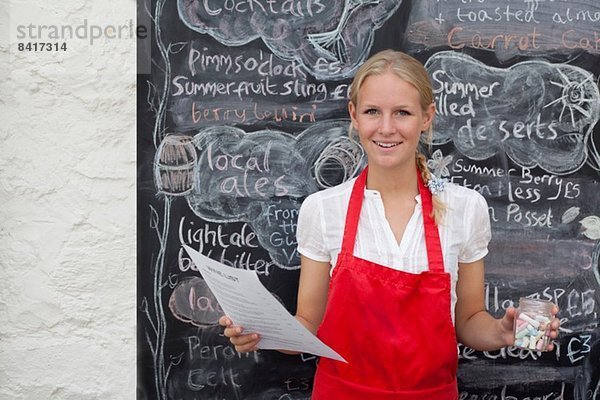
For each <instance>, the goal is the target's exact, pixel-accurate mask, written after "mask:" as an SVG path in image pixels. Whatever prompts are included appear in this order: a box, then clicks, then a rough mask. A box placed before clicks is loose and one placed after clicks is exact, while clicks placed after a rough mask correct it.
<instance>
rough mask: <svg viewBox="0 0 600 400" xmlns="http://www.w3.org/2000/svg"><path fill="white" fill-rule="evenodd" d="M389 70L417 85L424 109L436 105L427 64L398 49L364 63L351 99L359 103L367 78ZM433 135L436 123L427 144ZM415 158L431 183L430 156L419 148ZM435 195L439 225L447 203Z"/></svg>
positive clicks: (351, 88)
mask: <svg viewBox="0 0 600 400" xmlns="http://www.w3.org/2000/svg"><path fill="white" fill-rule="evenodd" d="M386 72H392V73H394V74H395V75H396V76H397V77H398V78H400V79H402V80H403V81H405V82H408V83H410V84H411V85H412V86H414V87H415V89H417V92H418V93H419V99H420V103H421V109H422V110H423V111H427V110H428V109H429V107H430V106H431V104H433V102H434V97H433V89H432V86H431V81H430V80H429V74H428V73H427V70H426V69H425V67H424V66H423V64H421V62H420V61H418V60H417V59H415V58H413V57H411V56H409V55H408V54H406V53H402V52H400V51H395V50H383V51H380V52H379V53H376V54H374V55H373V56H371V57H370V58H369V59H368V60H367V61H365V62H364V63H363V64H362V65H361V66H360V68H359V69H358V71H356V74H355V75H354V79H353V80H352V84H351V85H350V101H351V102H352V103H353V104H355V105H356V104H357V103H358V92H359V91H360V88H361V86H362V85H363V83H364V82H365V79H367V78H368V77H369V76H371V75H381V74H384V73H386ZM351 130H352V127H351ZM432 135H433V130H432V126H431V125H430V126H429V128H428V130H427V136H426V143H427V144H430V143H431V139H432ZM415 158H416V164H417V169H418V170H419V172H420V174H421V178H422V179H423V182H424V183H425V185H427V183H428V182H429V181H430V180H431V172H429V168H428V167H427V157H425V155H424V154H423V153H421V152H420V151H419V150H417V153H416V156H415ZM432 198H433V218H434V220H435V222H436V224H439V223H440V222H441V221H442V216H443V213H444V211H445V209H446V206H445V205H444V203H443V202H442V201H441V200H440V199H439V197H438V196H436V195H434V196H432Z"/></svg>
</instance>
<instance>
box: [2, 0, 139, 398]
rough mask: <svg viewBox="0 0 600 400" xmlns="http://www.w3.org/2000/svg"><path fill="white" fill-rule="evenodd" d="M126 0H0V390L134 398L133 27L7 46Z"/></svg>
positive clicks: (110, 10)
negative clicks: (30, 31)
mask: <svg viewBox="0 0 600 400" xmlns="http://www.w3.org/2000/svg"><path fill="white" fill-rule="evenodd" d="M135 12H136V3H135V1H134V0H106V1H93V2H92V1H86V0H66V1H65V0H63V1H60V2H59V1H51V2H47V1H42V2H40V1H36V2H33V1H7V0H0V25H2V27H1V28H0V29H1V32H0V71H1V78H0V399H2V400H4V399H36V400H38V399H68V400H71V399H72V400H81V399H86V400H87V399H111V400H113V399H134V398H135V354H136V343H135V316H136V311H135V275H136V258H135V71H136V70H135V62H136V61H135V46H136V41H135V36H133V37H125V38H123V37H122V38H121V39H116V38H115V39H108V38H102V39H98V41H96V42H95V43H93V44H90V43H89V39H87V40H86V39H79V38H74V39H67V40H65V41H66V42H67V46H68V50H67V51H64V52H55V51H52V52H18V51H17V43H18V42H19V41H35V40H30V39H17V38H16V35H17V31H16V26H17V25H19V24H24V25H27V24H30V23H33V24H39V25H52V24H55V25H72V26H77V25H81V24H82V23H83V20H84V19H85V18H87V19H88V24H98V25H103V26H106V25H109V24H113V25H118V24H121V25H123V24H126V23H128V22H129V21H130V20H132V21H133V23H134V24H135V23H136V17H135Z"/></svg>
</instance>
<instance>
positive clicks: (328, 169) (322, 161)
mask: <svg viewBox="0 0 600 400" xmlns="http://www.w3.org/2000/svg"><path fill="white" fill-rule="evenodd" d="M363 157H364V152H363V149H362V147H361V146H360V145H359V144H358V143H357V142H356V141H354V140H352V139H350V138H349V137H346V136H342V137H339V138H337V139H336V140H334V141H333V142H331V143H329V144H328V145H327V147H325V148H324V149H323V151H322V152H321V154H320V155H319V158H318V159H317V161H316V162H315V163H314V166H313V174H314V178H315V181H316V182H317V185H319V186H320V187H321V188H322V189H327V188H329V187H333V186H335V185H339V184H340V183H344V182H346V181H347V180H349V179H351V178H353V177H354V176H355V175H356V174H357V173H358V172H359V171H360V170H361V169H362V164H363Z"/></svg>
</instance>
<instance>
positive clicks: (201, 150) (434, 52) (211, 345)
mask: <svg viewBox="0 0 600 400" xmlns="http://www.w3.org/2000/svg"><path fill="white" fill-rule="evenodd" d="M201 3H202V2H197V1H193V0H189V1H167V0H153V1H148V2H145V1H142V0H140V4H143V5H144V6H145V7H146V8H147V12H148V16H147V17H148V18H150V19H151V20H152V30H151V31H152V41H151V50H150V53H151V54H149V55H148V54H147V56H148V57H150V61H151V62H150V64H151V68H149V69H148V71H144V73H140V74H138V82H137V87H138V142H137V154H138V185H137V192H138V208H137V215H138V228H137V231H138V341H137V346H138V391H137V398H138V399H160V400H163V399H182V400H183V399H283V400H285V399H308V398H310V390H311V385H312V375H313V373H314V369H315V365H316V362H317V359H316V357H314V356H311V355H300V356H287V355H283V354H280V353H278V352H274V351H259V352H255V353H251V354H247V355H241V354H239V353H237V352H235V350H233V348H232V347H231V346H230V345H229V344H228V342H227V340H225V338H224V337H223V336H222V330H221V328H219V327H218V326H217V324H216V319H217V318H218V316H219V315H220V309H219V306H218V303H216V301H215V300H214V298H213V297H212V295H211V293H210V291H209V290H208V289H207V288H206V285H205V284H203V281H202V278H201V276H200V275H199V274H198V273H197V272H195V271H194V266H193V264H192V263H190V261H189V260H188V259H187V258H186V257H185V256H184V254H183V253H182V249H181V244H183V243H185V244H188V245H191V246H192V247H195V248H197V249H199V250H200V251H202V252H203V253H204V254H206V255H208V256H209V257H212V258H214V259H216V260H219V261H222V262H224V263H226V264H228V265H230V266H232V267H235V268H246V269H254V270H256V271H257V273H258V275H259V278H260V279H261V282H263V284H264V285H265V286H266V287H267V288H268V289H269V290H270V291H271V292H272V293H273V294H274V296H276V297H277V298H278V299H279V300H280V301H281V302H282V303H283V304H284V305H285V306H286V308H287V309H288V310H289V311H290V312H292V313H293V312H294V310H295V307H296V298H295V296H296V292H297V280H298V275H299V270H298V265H297V264H298V254H297V252H295V237H294V233H295V218H296V217H297V210H298V208H299V206H300V204H301V202H302V200H303V199H304V198H305V197H306V196H307V195H308V194H310V193H313V192H315V191H318V190H323V189H326V188H328V187H331V186H333V185H335V184H337V183H340V182H343V181H345V180H348V179H351V178H352V177H354V176H356V174H357V173H358V172H359V171H360V169H361V168H362V167H364V165H365V160H364V154H363V153H362V151H361V149H360V147H359V146H357V145H356V143H355V142H354V141H353V140H351V139H350V138H349V137H348V136H347V124H348V120H347V115H346V98H345V95H346V92H347V87H348V84H349V82H350V77H351V76H352V73H353V71H355V69H356V67H357V66H358V65H359V64H360V62H361V61H362V60H364V59H365V58H366V57H367V56H368V55H369V54H374V53H375V52H377V51H379V50H382V49H386V48H394V49H398V50H403V51H406V52H408V53H410V54H412V55H413V56H415V57H416V58H417V59H419V60H420V61H422V62H423V63H424V64H425V65H426V67H427V68H428V70H429V72H430V73H431V74H432V77H433V78H432V80H433V84H434V90H436V101H437V103H436V106H437V108H438V115H437V116H436V129H435V132H434V145H433V146H431V147H430V148H427V149H426V150H427V151H428V154H429V157H430V167H431V168H432V169H433V171H434V172H435V173H437V174H438V175H441V176H445V177H447V178H448V179H450V180H451V181H452V182H454V183H457V184H461V185H466V186H469V187H471V188H473V189H475V190H478V191H479V192H480V193H482V194H483V195H484V196H485V197H486V199H487V200H488V204H489V205H490V218H491V220H492V228H493V239H492V243H491V244H490V254H489V255H488V256H487V257H486V266H487V267H486V306H487V307H488V309H489V310H490V312H491V313H492V314H494V315H496V316H500V315H501V314H502V312H503V310H504V309H505V308H506V307H507V306H509V305H511V304H513V303H514V302H515V301H516V300H517V299H518V298H519V297H520V296H530V297H540V298H545V299H549V300H553V301H556V302H557V303H558V304H559V306H560V307H561V314H560V316H561V318H562V319H563V326H564V328H565V330H564V331H563V332H561V337H560V340H559V341H558V346H557V350H556V351H554V352H551V353H546V354H538V353H536V352H529V351H523V350H516V349H514V348H507V349H503V350H500V351H497V352H477V351H473V350H472V349H469V348H467V347H464V346H462V345H459V348H458V352H459V373H458V378H459V389H460V398H461V399H472V400H476V399H492V398H497V399H501V398H502V399H515V400H516V399H534V398H540V399H541V398H547V399H578V400H583V399H596V398H600V383H599V382H600V329H599V327H598V312H599V309H600V305H599V304H600V272H599V265H600V261H599V254H600V244H599V239H600V238H598V237H597V234H598V233H597V232H598V229H600V228H598V225H597V224H598V221H599V220H600V219H598V215H599V210H600V207H599V206H598V204H597V200H596V199H597V197H598V196H597V194H598V193H600V191H599V190H598V189H599V183H598V181H599V178H598V177H599V176H600V174H599V172H598V169H599V168H598V167H599V163H600V159H599V158H598V151H597V149H599V148H600V140H599V133H600V127H599V126H598V124H597V119H598V107H600V106H599V105H598V95H597V93H598V79H599V77H600V50H599V46H600V45H599V44H598V43H599V42H598V41H596V42H593V40H592V39H590V36H589V35H590V34H589V33H586V32H595V31H598V30H600V29H598V26H597V25H598V23H597V22H596V21H597V20H600V6H599V5H594V4H593V1H585V0H582V1H578V2H575V1H562V2H546V3H543V2H538V1H531V2H524V3H523V4H524V5H521V4H517V3H514V2H512V3H511V2H510V1H505V0H474V1H468V2H464V1H459V0H445V1H442V2H440V1H437V0H435V1H434V0H428V1H423V2H416V1H385V0H384V1H369V0H366V1H355V0H346V1H331V2H323V1H317V0H313V1H312V2H302V1H281V2H275V3H270V4H277V5H278V6H280V7H282V8H279V9H277V10H276V11H278V12H279V15H278V18H275V19H273V21H276V22H277V23H275V22H272V21H270V20H268V19H265V18H264V15H262V16H261V15H260V13H259V12H256V13H254V14H253V19H244V18H247V17H248V14H249V11H248V9H249V8H248V4H249V2H242V1H228V2H223V4H221V5H220V6H219V7H217V6H218V4H217V2H212V1H208V2H205V3H204V4H205V5H206V4H208V5H209V6H210V7H211V8H210V10H212V12H213V14H215V13H217V10H218V9H221V11H220V15H213V16H211V15H210V13H208V14H207V13H206V12H204V11H206V10H204V11H203V10H202V4H201ZM258 3H260V1H258V2H255V3H254V4H255V5H256V4H258ZM263 3H265V2H263ZM325 3H326V5H324V4H325ZM244 4H245V5H244ZM266 4H267V3H265V5H266ZM284 4H287V6H288V8H287V9H285V7H283V6H284ZM309 4H312V7H313V8H312V10H311V12H312V13H313V15H312V16H311V15H309V11H308V7H309ZM228 5H237V12H236V9H235V6H234V7H229V8H231V9H230V10H228V9H227V8H228ZM241 10H244V11H241ZM519 10H520V12H519ZM577 10H579V14H578V13H577ZM284 11H285V12H284ZM217 14H218V13H217ZM265 15H266V14H265ZM557 15H558V17H557ZM271 16H273V15H271ZM282 16H283V17H282ZM595 16H597V17H598V19H596V20H594V19H595V18H596V17H595ZM213 17H214V18H213ZM217 17H218V18H217ZM320 18H321V19H320ZM486 18H491V19H486ZM569 18H570V19H569ZM577 18H579V19H577ZM507 19H508V20H507ZM555 20H556V21H560V22H556V21H555ZM219 21H221V22H219ZM594 23H595V24H594ZM219 24H220V25H219ZM366 28H368V29H366ZM534 28H535V29H534ZM249 29H254V30H255V31H251V30H249ZM282 32H284V33H285V32H288V33H289V32H300V33H298V34H294V33H289V35H288V36H287V38H288V39H286V40H274V38H275V39H276V38H278V36H277V35H274V34H273V33H278V34H281V33H282ZM598 34H599V35H600V33H598ZM592 35H593V34H592ZM284 36H285V35H284ZM307 38H308V39H307ZM332 38H333V39H335V40H333V41H332ZM340 38H343V39H345V40H346V41H345V42H340V41H339V39H340ZM494 38H495V39H494ZM592 38H593V36H592ZM309 39H310V40H309ZM359 39H360V40H359ZM534 39H535V42H534ZM492 40H494V45H491V43H492ZM511 41H512V42H511ZM507 42H508V44H507ZM348 43H351V44H348ZM511 43H512V45H511ZM340 44H344V45H345V46H347V48H346V50H345V51H341V50H340ZM353 46H354V47H353ZM594 46H596V47H594ZM315 49H317V50H319V51H316V50H315ZM325 50H327V51H325ZM324 54H326V55H327V56H326V57H325V56H323V55H324ZM321 56H323V57H321ZM327 57H329V58H327ZM259 70H260V71H259ZM461 91H462V92H461ZM565 96H566V97H565ZM567 100H568V101H567ZM455 114H456V115H455ZM491 138H493V139H494V140H492V139H491Z"/></svg>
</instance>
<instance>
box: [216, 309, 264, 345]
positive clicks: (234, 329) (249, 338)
mask: <svg viewBox="0 0 600 400" xmlns="http://www.w3.org/2000/svg"><path fill="white" fill-rule="evenodd" d="M219 325H221V326H223V327H225V331H224V334H225V336H226V337H228V338H229V341H230V342H231V344H233V345H234V346H235V350H236V351H238V352H240V353H248V352H250V351H256V350H258V348H257V347H256V346H257V345H258V342H259V341H260V336H258V334H256V333H244V328H242V327H241V326H235V325H234V324H233V321H232V320H230V319H229V318H228V317H227V316H226V315H224V316H222V317H221V318H219Z"/></svg>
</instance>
